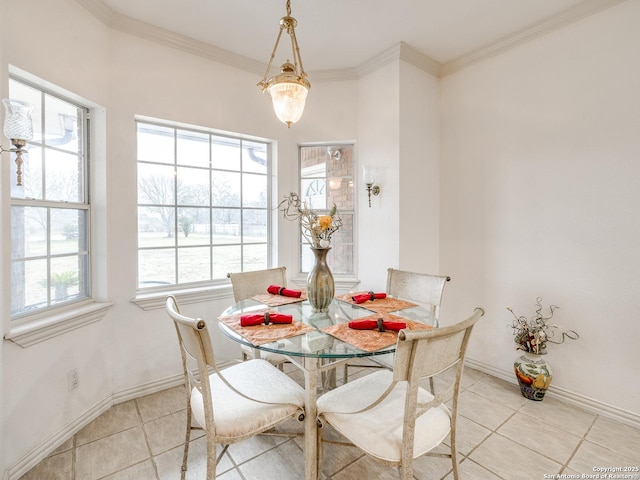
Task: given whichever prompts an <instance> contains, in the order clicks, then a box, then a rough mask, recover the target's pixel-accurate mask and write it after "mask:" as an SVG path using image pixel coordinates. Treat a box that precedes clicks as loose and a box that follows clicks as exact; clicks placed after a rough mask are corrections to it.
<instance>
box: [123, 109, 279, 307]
mask: <svg viewBox="0 0 640 480" xmlns="http://www.w3.org/2000/svg"><path fill="white" fill-rule="evenodd" d="M140 124H144V125H149V126H152V127H153V126H156V127H160V128H166V129H173V139H174V145H173V147H174V151H173V153H172V155H173V159H172V162H171V163H166V162H151V161H148V160H140V159H139V158H138V155H137V154H136V178H138V167H139V165H140V164H141V163H143V164H147V165H164V166H167V165H170V166H171V167H172V168H173V170H174V175H175V172H176V169H178V168H180V167H185V166H187V167H188V165H185V164H183V163H178V158H177V157H178V155H177V142H176V139H177V138H178V134H179V132H181V131H182V132H184V131H188V132H193V133H194V134H198V135H207V136H208V137H209V166H208V167H207V168H205V167H199V168H201V169H203V170H206V171H207V172H208V174H209V175H210V176H209V179H210V182H212V178H213V175H214V174H215V172H224V171H232V172H237V173H238V174H239V175H240V177H242V176H243V174H250V175H251V174H257V175H261V176H264V178H265V187H266V200H265V206H264V207H252V206H244V205H243V204H242V200H241V201H240V205H239V206H236V207H232V209H235V210H238V211H239V212H240V224H241V225H242V219H243V213H244V212H246V211H250V210H260V211H264V215H265V219H266V236H265V238H266V240H265V242H264V243H262V242H257V243H252V242H245V241H244V239H242V238H241V240H240V242H239V243H237V242H236V243H233V245H237V246H239V247H240V251H241V254H240V259H239V261H240V268H241V269H242V270H244V261H243V255H244V253H243V250H244V248H243V247H244V246H246V245H264V247H265V251H266V258H265V259H264V260H265V262H266V266H265V268H271V266H272V265H273V248H274V237H273V235H274V233H273V232H274V228H273V221H272V214H271V213H272V212H271V210H272V208H271V203H272V195H273V185H272V178H273V177H272V171H273V148H274V143H275V142H274V141H273V140H270V139H266V138H260V137H255V136H250V135H246V134H239V133H234V132H228V131H222V130H217V129H212V128H208V127H203V126H195V125H187V124H182V123H179V122H175V121H171V120H163V119H158V118H151V117H146V116H141V115H137V116H136V117H135V128H136V143H137V142H138V125H140ZM216 138H228V139H230V140H231V141H237V142H239V144H238V145H239V146H238V148H239V151H240V154H241V155H240V161H241V164H240V167H239V169H237V170H235V169H229V170H227V169H223V168H222V169H221V168H219V167H215V166H213V165H212V162H211V160H212V148H211V144H212V143H211V142H212V140H213V141H215V139H216ZM246 142H249V143H261V144H263V145H264V148H265V152H266V155H267V160H266V161H267V165H266V171H265V172H264V173H256V172H253V171H251V170H246V169H245V168H244V166H243V165H242V152H243V151H244V144H245V143H246ZM175 185H177V183H174V187H175ZM210 186H211V184H210ZM243 188H244V187H243V186H242V181H241V187H240V196H241V199H242V191H243V190H242V189H243ZM210 195H211V191H210ZM166 205H169V203H167V204H166ZM148 206H150V204H146V203H141V202H140V201H139V186H138V182H136V208H137V210H138V213H139V209H140V208H141V207H148ZM220 207H221V206H220V205H218V206H215V205H213V202H212V198H211V196H210V198H209V204H208V205H207V206H200V205H197V206H193V205H182V204H180V202H179V200H178V192H177V189H175V190H174V192H173V203H172V204H171V208H173V209H174V211H175V212H177V211H179V210H180V209H181V208H203V209H207V210H208V211H209V218H210V219H212V214H213V213H212V212H214V211H215V210H216V209H219V208H220ZM138 222H139V215H137V221H136V224H137V225H138V228H137V229H136V259H137V264H136V298H135V299H134V300H133V302H134V303H135V304H137V305H138V306H139V307H140V308H142V309H144V310H148V309H153V308H158V301H157V299H158V298H159V295H161V294H162V293H163V292H166V291H169V290H170V291H172V292H178V293H179V295H180V296H181V298H185V299H187V301H188V302H189V301H194V302H195V301H200V300H202V299H203V298H206V299H208V300H210V299H211V298H212V295H214V297H215V296H216V295H217V294H218V293H215V292H218V291H219V290H220V289H221V288H222V287H224V288H225V290H226V289H227V287H228V285H229V281H228V279H227V278H226V273H228V272H226V273H225V274H224V276H223V277H216V278H213V268H214V265H215V258H214V255H213V254H212V255H211V256H210V260H209V271H210V278H209V279H205V280H198V281H192V282H182V283H181V282H180V280H179V278H178V277H179V273H178V265H179V261H180V260H179V256H178V254H177V252H180V250H181V249H185V248H190V247H188V246H184V245H180V244H179V243H178V239H177V237H178V233H179V217H178V216H177V215H174V218H173V223H174V225H175V229H174V233H175V234H176V235H175V237H176V240H175V242H174V244H173V245H171V246H170V247H166V248H170V249H172V250H174V251H175V252H176V255H175V257H174V262H175V265H176V272H175V276H176V283H170V284H169V283H168V284H163V285H155V286H149V287H141V286H140V252H141V251H145V250H152V249H153V248H150V247H141V246H140V236H139V234H140V230H139V223H138ZM242 228H244V226H243V227H242ZM241 237H242V235H241ZM203 246H206V247H207V248H209V249H210V251H211V249H213V248H214V247H215V246H220V245H218V244H215V242H213V241H212V237H210V241H209V242H208V244H206V245H203ZM261 268H262V267H261ZM244 271H248V270H244ZM162 300H164V298H162Z"/></svg>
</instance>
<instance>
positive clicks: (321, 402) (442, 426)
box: [318, 370, 451, 463]
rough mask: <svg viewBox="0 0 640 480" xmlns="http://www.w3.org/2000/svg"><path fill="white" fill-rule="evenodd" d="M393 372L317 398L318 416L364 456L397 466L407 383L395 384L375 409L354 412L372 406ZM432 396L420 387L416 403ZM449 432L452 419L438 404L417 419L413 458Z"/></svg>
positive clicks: (437, 443) (377, 375)
mask: <svg viewBox="0 0 640 480" xmlns="http://www.w3.org/2000/svg"><path fill="white" fill-rule="evenodd" d="M392 380H393V372H391V371H389V370H380V371H378V372H376V373H373V374H371V375H366V376H364V377H361V378H359V379H357V380H354V381H353V382H349V383H347V384H345V385H343V386H341V387H339V388H336V389H335V390H331V391H330V392H328V393H326V394H324V395H322V396H321V397H320V398H319V399H318V415H319V416H320V417H321V419H323V420H325V421H326V422H328V423H329V424H331V425H332V426H333V427H334V428H335V429H336V430H337V431H338V432H340V433H341V434H342V435H343V436H345V437H346V438H348V439H349V440H350V441H351V442H353V444H355V445H356V446H358V447H359V448H360V449H362V450H363V451H365V452H366V453H368V454H370V455H372V456H374V457H377V458H379V459H381V460H384V461H386V462H391V463H399V462H400V459H401V453H402V431H403V421H404V401H405V392H406V386H407V383H406V382H400V383H398V384H397V385H396V386H395V388H394V389H393V390H392V391H391V393H389V395H388V396H387V398H386V399H385V400H383V401H382V402H381V403H380V404H379V405H377V406H376V407H374V408H372V409H370V410H367V411H365V412H362V413H349V412H356V411H358V410H361V409H362V408H364V407H366V406H368V405H369V404H371V403H373V401H374V400H376V399H377V398H379V397H380V396H381V395H382V394H383V393H384V392H385V390H386V389H387V387H388V386H389V385H390V384H391V382H392ZM431 399H433V395H431V393H429V392H428V391H427V390H424V389H423V388H420V389H419V391H418V401H419V402H428V401H430V400H431ZM450 430H451V417H450V413H449V410H448V409H447V407H446V406H444V405H440V406H438V407H434V408H431V409H429V410H428V411H426V412H425V413H423V414H422V415H421V416H420V417H418V418H417V419H416V429H415V436H414V451H413V457H414V458H418V457H419V456H421V455H424V454H425V453H427V452H428V451H430V450H432V449H433V448H435V447H436V446H438V445H439V444H440V443H441V442H442V441H443V440H444V439H445V438H446V437H447V435H448V434H449V431H450Z"/></svg>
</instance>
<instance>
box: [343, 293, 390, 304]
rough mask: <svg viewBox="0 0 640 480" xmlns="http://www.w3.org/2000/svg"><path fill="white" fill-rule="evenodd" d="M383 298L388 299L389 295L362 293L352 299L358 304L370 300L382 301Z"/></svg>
mask: <svg viewBox="0 0 640 480" xmlns="http://www.w3.org/2000/svg"><path fill="white" fill-rule="evenodd" d="M382 298H387V294H386V293H373V292H367V293H361V294H359V295H354V296H353V297H351V299H352V300H353V301H354V302H356V303H364V302H366V301H368V300H375V299H382Z"/></svg>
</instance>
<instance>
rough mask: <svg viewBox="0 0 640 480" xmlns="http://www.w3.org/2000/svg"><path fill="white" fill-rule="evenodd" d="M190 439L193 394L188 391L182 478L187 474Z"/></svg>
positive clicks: (182, 479)
mask: <svg viewBox="0 0 640 480" xmlns="http://www.w3.org/2000/svg"><path fill="white" fill-rule="evenodd" d="M185 389H186V387H185ZM190 440H191V395H190V394H189V393H187V431H186V433H185V436H184V451H183V452H182V469H181V473H180V480H185V477H186V475H187V462H188V460H189V442H190Z"/></svg>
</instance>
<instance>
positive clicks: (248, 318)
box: [240, 312, 293, 327]
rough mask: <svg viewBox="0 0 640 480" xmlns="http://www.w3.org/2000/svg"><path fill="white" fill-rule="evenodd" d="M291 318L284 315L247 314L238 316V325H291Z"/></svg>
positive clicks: (269, 313) (268, 313)
mask: <svg viewBox="0 0 640 480" xmlns="http://www.w3.org/2000/svg"><path fill="white" fill-rule="evenodd" d="M291 322H293V316H292V315H287V314H286V313H274V312H264V313H247V314H246V315H242V316H240V325H241V326H243V327H252V326H254V325H262V324H263V323H264V324H265V325H269V324H270V323H291Z"/></svg>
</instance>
